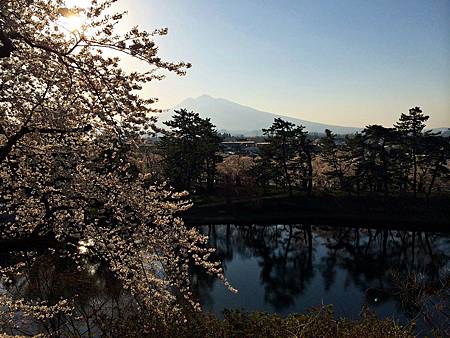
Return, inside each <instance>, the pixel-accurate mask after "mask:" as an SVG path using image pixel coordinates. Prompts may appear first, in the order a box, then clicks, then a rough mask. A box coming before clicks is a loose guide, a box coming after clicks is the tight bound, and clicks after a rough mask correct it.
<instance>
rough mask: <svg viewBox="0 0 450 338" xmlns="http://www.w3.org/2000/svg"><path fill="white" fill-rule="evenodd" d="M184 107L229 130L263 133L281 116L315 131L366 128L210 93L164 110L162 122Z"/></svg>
mask: <svg viewBox="0 0 450 338" xmlns="http://www.w3.org/2000/svg"><path fill="white" fill-rule="evenodd" d="M181 108H186V109H187V110H193V111H195V112H198V113H199V114H200V116H201V117H209V118H210V119H211V122H212V123H213V124H215V125H216V126H217V129H218V130H219V131H226V132H229V133H231V134H234V135H246V136H254V135H261V134H262V131H261V129H263V128H268V127H269V126H270V125H272V123H273V120H274V119H275V118H276V117H281V118H282V119H283V120H286V121H289V122H292V123H295V124H297V125H299V124H302V125H304V126H305V127H306V129H307V130H308V131H309V132H312V133H314V132H315V133H323V132H324V131H325V129H330V130H332V131H333V132H335V133H337V134H351V133H355V132H357V131H360V130H361V129H362V128H353V127H343V126H335V125H328V124H323V123H316V122H310V121H305V120H301V119H296V118H293V117H287V116H282V115H277V114H273V113H268V112H263V111H260V110H257V109H253V108H251V107H247V106H243V105H240V104H237V103H235V102H232V101H229V100H225V99H219V98H213V97H211V96H208V95H203V96H200V97H198V98H196V99H193V98H188V99H186V100H184V101H182V102H181V103H180V104H178V105H177V106H176V107H174V108H173V109H172V110H169V111H167V112H164V113H162V114H161V115H160V116H159V122H160V123H161V122H164V121H167V120H170V118H171V117H172V115H173V110H178V109H181Z"/></svg>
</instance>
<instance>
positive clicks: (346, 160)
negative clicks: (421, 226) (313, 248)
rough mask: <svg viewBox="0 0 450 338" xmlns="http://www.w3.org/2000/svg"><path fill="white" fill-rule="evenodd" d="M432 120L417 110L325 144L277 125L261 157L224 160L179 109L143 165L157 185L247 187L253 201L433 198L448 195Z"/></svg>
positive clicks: (204, 126)
mask: <svg viewBox="0 0 450 338" xmlns="http://www.w3.org/2000/svg"><path fill="white" fill-rule="evenodd" d="M428 118H429V116H427V115H425V114H424V113H423V112H422V110H421V109H420V108H419V107H414V108H412V109H410V110H409V112H408V113H407V114H401V116H400V118H399V120H398V122H397V123H396V124H395V125H394V126H392V127H383V126H381V125H376V124H374V125H369V126H367V127H366V128H364V129H363V130H362V131H361V132H360V133H356V134H352V135H346V136H340V135H335V134H334V133H333V132H331V131H330V130H325V135H324V136H321V137H318V136H317V135H313V136H311V135H309V134H308V132H307V131H306V130H305V127H304V126H302V125H295V124H293V123H291V122H288V121H284V120H282V119H281V118H277V119H275V120H274V122H273V124H272V125H271V126H269V127H268V128H267V129H263V135H264V141H265V144H264V145H263V146H261V147H259V148H258V156H256V157H248V156H245V155H229V154H225V153H224V152H223V151H221V150H222V149H221V144H220V143H221V140H222V138H221V137H220V136H221V135H219V134H218V132H217V130H216V128H215V126H214V125H213V124H212V123H211V121H210V120H209V119H202V118H201V117H200V116H199V115H198V114H197V113H193V112H188V111H186V110H184V109H181V110H179V111H176V112H175V115H174V116H173V119H172V120H171V121H168V122H166V123H165V124H166V126H167V127H168V129H166V130H165V131H164V132H163V136H162V137H161V138H159V140H158V141H157V142H156V143H155V144H154V145H153V146H151V147H150V148H149V149H150V150H149V149H147V150H146V157H145V158H146V161H145V162H146V163H147V167H148V170H151V171H152V174H153V175H154V176H155V179H157V180H166V181H168V182H169V183H170V184H171V185H172V186H174V187H175V188H176V189H186V190H188V191H191V192H200V191H208V192H212V191H213V190H214V189H215V188H221V189H222V190H225V192H227V194H228V193H230V189H231V190H233V189H235V190H236V189H238V188H239V189H241V190H242V188H243V187H245V186H246V189H247V190H248V191H247V193H250V194H251V193H252V191H253V192H255V191H256V190H261V191H262V192H268V191H273V190H283V191H286V192H288V193H289V194H290V195H293V194H294V192H295V191H304V192H306V193H307V194H312V193H313V192H314V191H319V190H321V191H322V190H327V191H335V192H338V191H340V192H345V193H348V194H360V193H381V194H384V195H386V196H387V195H390V194H399V193H400V194H402V193H410V194H413V195H414V196H416V195H417V194H422V195H425V196H429V195H430V194H431V193H432V192H433V191H435V190H446V189H448V182H449V178H450V170H449V165H448V163H449V159H450V137H444V136H442V135H441V134H440V133H433V132H431V131H425V128H426V122H427V120H428ZM150 159H152V160H150Z"/></svg>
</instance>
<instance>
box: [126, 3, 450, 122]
mask: <svg viewBox="0 0 450 338" xmlns="http://www.w3.org/2000/svg"><path fill="white" fill-rule="evenodd" d="M122 6H124V7H127V8H128V10H129V17H128V19H129V21H130V22H131V23H133V24H139V25H140V26H141V27H142V28H146V29H148V30H150V29H154V28H158V27H168V28H169V35H168V36H166V37H164V38H162V39H158V44H159V45H160V51H161V55H162V56H164V57H166V58H168V59H170V60H172V61H179V60H183V61H188V62H191V63H192V64H193V68H192V69H191V70H189V73H188V75H187V76H186V77H181V78H179V77H176V76H168V78H167V79H165V80H164V81H162V82H161V83H158V84H153V85H152V86H150V88H149V89H148V94H150V95H152V96H156V97H159V98H160V102H159V107H160V108H169V107H171V106H174V105H176V104H177V103H179V102H180V101H181V100H183V99H185V98H186V97H196V96H200V95H202V94H210V95H212V96H214V97H222V98H227V99H230V100H233V101H236V102H238V103H241V104H245V105H249V106H252V107H254V108H258V109H261V110H264V111H270V112H274V113H279V114H284V115H289V116H294V117H298V118H303V119H306V120H311V121H317V122H326V123H335V124H340V125H349V126H364V125H366V124H368V123H380V124H386V125H390V124H392V123H393V122H395V121H396V120H397V118H398V116H399V114H400V113H401V112H405V111H407V110H408V109H409V108H410V107H412V106H416V105H418V106H422V107H423V109H424V110H425V112H426V113H428V114H430V115H431V116H432V118H431V119H430V123H429V125H430V126H431V127H442V126H450V0H370V1H369V0H340V1H337V0H314V1H313V0H310V1H302V0H298V1H288V0H284V1H283V0H279V1H264V0H259V1H256V0H254V1H250V0H239V1H238V0H229V1H224V0H223V1H216V0H208V1H206V0H190V1H187V0H164V1H163V0H122Z"/></svg>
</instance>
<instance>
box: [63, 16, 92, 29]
mask: <svg viewBox="0 0 450 338" xmlns="http://www.w3.org/2000/svg"><path fill="white" fill-rule="evenodd" d="M85 20H86V18H84V17H83V15H81V14H70V15H68V16H66V17H64V18H62V19H61V25H62V26H63V27H64V28H65V29H67V30H68V31H69V32H71V33H73V32H81V31H83V27H84V25H85Z"/></svg>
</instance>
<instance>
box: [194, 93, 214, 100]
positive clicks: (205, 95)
mask: <svg viewBox="0 0 450 338" xmlns="http://www.w3.org/2000/svg"><path fill="white" fill-rule="evenodd" d="M196 100H214V98H213V97H212V96H211V95H208V94H203V95H200V96H199V97H197V98H196Z"/></svg>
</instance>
